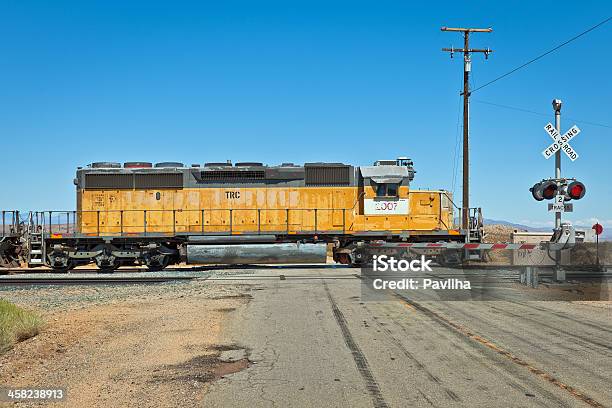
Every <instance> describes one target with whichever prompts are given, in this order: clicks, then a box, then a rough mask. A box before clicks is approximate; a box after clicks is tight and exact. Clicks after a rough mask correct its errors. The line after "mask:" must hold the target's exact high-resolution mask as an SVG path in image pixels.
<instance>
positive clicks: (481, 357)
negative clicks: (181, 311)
mask: <svg viewBox="0 0 612 408" xmlns="http://www.w3.org/2000/svg"><path fill="white" fill-rule="evenodd" d="M359 272H360V271H359V270H358V269H348V268H307V269H302V268H270V269H250V270H243V271H236V273H235V274H232V275H229V276H224V277H218V278H215V277H214V276H213V277H212V278H211V279H210V280H209V282H210V283H211V284H215V285H236V284H243V285H245V286H244V288H245V291H246V292H247V293H249V294H250V295H251V297H252V298H251V301H250V302H249V303H248V304H246V305H245V306H242V307H241V308H238V309H237V310H235V311H234V312H232V316H231V318H230V323H229V326H228V327H226V328H225V329H224V337H225V339H224V341H226V342H229V343H236V344H238V345H240V346H241V347H244V348H245V349H246V350H247V354H248V357H249V359H250V360H251V362H252V364H251V366H250V367H249V368H247V369H245V370H243V371H240V372H238V373H235V374H231V375H228V376H226V377H225V378H223V379H221V380H219V381H217V382H215V383H214V384H213V385H212V386H211V388H210V390H209V392H208V393H207V394H206V396H205V399H204V406H205V407H228V406H232V407H254V406H256V407H306V406H321V407H327V406H330V407H331V406H345V407H372V406H374V407H447V406H452V407H580V406H585V407H593V406H595V407H598V406H612V387H611V386H610V384H612V308H610V307H595V306H592V305H588V304H576V303H568V302H559V301H548V302H536V301H528V300H525V299H524V298H523V297H522V296H520V294H519V295H517V296H515V297H512V296H511V297H510V299H511V300H510V301H453V302H448V301H437V300H432V299H430V298H428V297H427V295H421V296H420V297H419V296H416V295H415V296H412V295H410V294H405V293H401V294H400V295H393V294H390V296H389V300H387V301H367V299H365V298H362V289H361V287H360V283H361V282H362V280H361V279H360V278H359ZM281 274H282V275H284V279H281V278H280V277H279V275H281ZM508 290H510V291H512V290H513V289H508ZM519 291H520V289H519Z"/></svg>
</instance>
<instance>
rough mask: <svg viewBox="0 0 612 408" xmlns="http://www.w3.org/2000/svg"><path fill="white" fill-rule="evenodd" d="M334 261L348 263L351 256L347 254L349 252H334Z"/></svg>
mask: <svg viewBox="0 0 612 408" xmlns="http://www.w3.org/2000/svg"><path fill="white" fill-rule="evenodd" d="M336 262H339V263H341V264H342V265H350V264H351V257H350V256H349V254H346V253H342V252H341V253H338V254H336Z"/></svg>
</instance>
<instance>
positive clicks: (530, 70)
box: [0, 0, 612, 228]
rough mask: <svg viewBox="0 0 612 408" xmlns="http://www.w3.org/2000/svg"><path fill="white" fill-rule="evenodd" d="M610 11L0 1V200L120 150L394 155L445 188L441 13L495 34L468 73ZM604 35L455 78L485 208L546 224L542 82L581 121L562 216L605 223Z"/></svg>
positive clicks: (42, 205)
mask: <svg viewBox="0 0 612 408" xmlns="http://www.w3.org/2000/svg"><path fill="white" fill-rule="evenodd" d="M610 15H612V6H611V5H610V3H609V2H606V1H600V2H588V1H585V2H574V1H571V2H570V1H567V2H563V1H538V2H518V1H517V2H512V1H508V2H491V1H482V2H477V1H470V2H459V1H452V2H406V1H382V2H360V1H351V2H348V1H347V2H333V1H325V2H318V1H307V2H297V1H292V2H287V1H278V2H268V1H260V2H239V1H225V2H181V1H173V2H156V1H147V2H144V1H143V2H125V1H111V0H106V1H88V2H82V1H74V2H69V1H57V2H46V1H40V2H36V1H20V2H18V1H6V0H5V1H3V2H2V12H1V13H0V90H1V91H0V100H1V101H2V103H1V106H2V108H1V109H0V135H1V138H2V144H1V145H2V149H3V153H2V160H1V161H0V171H1V172H2V175H3V177H2V184H1V186H2V187H1V188H2V190H1V191H2V195H1V197H0V208H20V209H34V208H37V209H71V208H73V207H74V205H75V194H74V186H73V185H72V179H73V177H74V171H75V168H76V167H77V166H82V165H85V164H87V163H90V162H93V161H131V160H147V161H154V162H155V161H182V162H185V163H202V162H205V161H223V160H226V159H232V160H233V161H263V162H266V163H269V164H276V163H281V162H286V161H293V162H298V163H300V162H305V161H342V162H345V163H351V164H357V165H359V164H361V165H363V164H370V163H372V162H373V161H374V160H376V159H384V158H395V157H397V156H401V155H407V156H409V157H411V158H412V159H413V160H414V162H415V167H416V169H417V171H418V173H417V175H416V179H415V183H414V185H415V186H416V187H423V188H445V189H448V190H454V191H455V194H456V195H457V197H459V196H460V191H461V190H460V188H461V184H460V180H461V174H460V168H461V166H460V157H458V156H457V155H456V152H457V151H459V152H460V149H459V150H457V148H456V147H458V145H457V143H458V142H459V138H458V137H459V135H460V132H461V128H460V126H459V122H458V120H459V118H460V114H461V110H460V109H461V103H460V97H459V94H458V92H459V90H460V88H461V84H462V67H461V58H460V57H459V56H457V57H456V58H455V59H452V60H451V59H450V58H449V55H448V54H447V53H443V52H441V51H440V48H442V47H448V46H451V45H454V46H457V47H459V46H461V41H462V39H461V37H460V35H459V34H456V33H443V32H441V31H440V27H441V26H443V25H446V26H477V27H489V26H491V27H493V28H494V32H493V33H491V34H476V35H474V36H473V39H472V45H473V46H474V47H479V48H482V47H487V46H489V47H491V48H493V49H494V53H493V55H492V56H491V58H489V60H488V61H485V60H484V58H483V57H482V56H480V55H476V56H474V63H473V77H472V84H473V86H478V85H479V84H483V83H485V82H486V81H488V80H490V79H493V78H494V77H496V76H498V75H500V74H503V73H505V72H506V71H508V70H510V69H512V68H513V67H515V66H517V65H519V64H521V63H523V62H525V61H526V60H529V59H530V58H532V57H534V56H536V55H538V54H540V53H541V52H543V51H546V50H548V49H549V48H551V47H553V46H554V45H556V44H558V43H560V42H562V41H564V40H565V39H567V38H569V37H571V36H573V35H575V34H577V33H579V32H581V31H583V30H584V29H586V28H588V27H590V26H592V25H594V24H596V23H598V22H599V21H601V20H603V19H604V18H606V17H608V16H610ZM611 51H612V23H608V24H607V25H605V26H603V27H600V28H599V29H597V30H595V31H593V32H591V33H589V34H587V35H586V36H584V37H582V38H580V39H579V40H577V41H576V42H574V43H571V44H569V45H568V46H566V47H564V48H562V49H560V50H559V51H557V52H556V53H554V54H551V55H549V56H547V57H545V58H544V59H542V60H540V61H538V62H537V63H535V64H532V65H530V66H529V67H527V68H526V69H524V70H521V71H518V72H516V73H515V74H513V75H511V76H509V77H507V78H505V79H503V80H501V81H499V82H497V83H495V84H494V85H491V86H489V87H486V88H484V89H482V90H481V91H478V92H475V93H474V94H473V103H472V107H471V111H472V121H471V126H472V133H471V162H472V166H471V169H472V184H471V186H472V190H471V203H472V205H480V206H482V207H483V208H484V212H485V216H486V217H487V218H494V219H505V220H511V221H515V222H525V223H530V224H532V225H534V226H545V225H548V224H549V223H550V220H551V219H552V215H551V214H550V213H547V212H546V208H545V207H546V205H545V204H544V203H537V202H535V201H534V200H533V199H532V198H531V195H530V193H529V191H528V188H529V187H530V186H531V185H532V184H533V183H534V182H535V181H538V180H540V179H541V178H543V177H549V176H552V174H553V163H552V161H546V160H544V158H543V157H542V156H541V154H540V152H541V151H542V150H543V149H544V148H545V147H546V146H548V144H549V143H550V139H549V136H548V135H547V134H546V133H545V132H544V130H543V127H544V125H545V124H546V123H547V122H548V121H552V120H553V117H552V108H551V105H550V102H551V100H552V99H553V98H560V99H562V100H563V101H564V107H563V114H564V117H563V121H562V128H563V130H564V131H565V130H566V129H567V128H569V127H570V126H571V125H572V124H578V126H579V127H580V128H581V129H582V133H581V134H580V135H578V136H577V137H576V138H574V140H573V141H572V143H571V144H572V145H573V146H574V148H575V149H576V150H577V151H578V153H579V154H580V158H579V159H578V161H576V162H574V163H571V162H569V160H567V159H565V158H564V162H563V174H564V175H567V176H574V177H578V178H579V179H580V180H582V181H583V182H584V183H585V184H586V185H587V189H588V192H587V196H586V197H585V198H584V199H583V200H581V201H580V202H577V203H576V204H575V205H574V208H575V212H574V213H573V214H572V215H571V216H570V217H569V219H571V220H575V221H578V222H581V223H586V222H591V221H592V219H593V218H597V219H599V220H600V221H602V222H604V224H605V225H606V226H609V227H611V228H612V205H611V204H610V203H611V202H612V188H611V187H610V181H609V180H610V174H611V173H612V171H611V170H612V165H611V153H612V128H611V127H610V126H612V114H611V113H612V108H611V105H610V101H609V99H610V98H611V97H612V80H610V72H611V71H610V66H611V63H612V52H611ZM483 102H489V103H496V104H502V105H508V106H513V107H518V108H521V109H526V110H531V111H535V112H539V113H542V114H544V115H548V117H547V116H538V115H536V114H531V113H526V112H521V111H515V110H509V109H503V108H500V107H496V106H492V105H488V104H485V103H483ZM569 118H572V119H571V120H570V119H569ZM584 121H586V122H596V123H602V124H605V125H608V127H602V126H594V125H591V124H587V123H584ZM455 167H456V168H457V173H455V170H454V169H455ZM454 174H455V176H453V175H454ZM454 179H455V183H453V180H454Z"/></svg>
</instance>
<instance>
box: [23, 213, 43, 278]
mask: <svg viewBox="0 0 612 408" xmlns="http://www.w3.org/2000/svg"><path fill="white" fill-rule="evenodd" d="M27 231H28V239H27V248H28V266H30V267H32V266H42V265H44V264H45V257H46V253H45V252H46V251H45V239H44V238H45V217H44V216H43V215H42V214H39V213H38V212H32V211H30V215H29V216H28V229H27Z"/></svg>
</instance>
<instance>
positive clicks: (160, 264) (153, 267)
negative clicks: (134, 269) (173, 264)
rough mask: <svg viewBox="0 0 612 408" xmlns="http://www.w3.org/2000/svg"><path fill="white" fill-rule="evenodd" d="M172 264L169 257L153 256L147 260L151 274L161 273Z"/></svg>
mask: <svg viewBox="0 0 612 408" xmlns="http://www.w3.org/2000/svg"><path fill="white" fill-rule="evenodd" d="M169 264H170V257H169V256H168V255H161V254H159V255H153V256H151V257H149V258H148V259H147V269H148V270H149V272H159V271H161V270H163V269H164V268H165V267H166V266H168V265H169Z"/></svg>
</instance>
